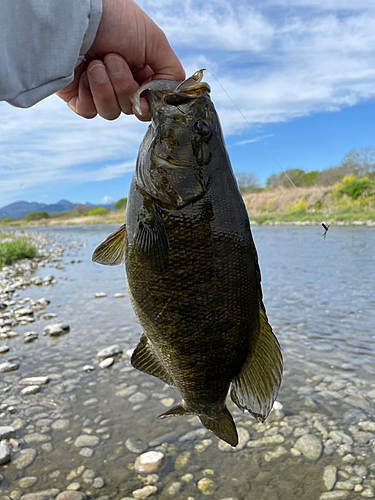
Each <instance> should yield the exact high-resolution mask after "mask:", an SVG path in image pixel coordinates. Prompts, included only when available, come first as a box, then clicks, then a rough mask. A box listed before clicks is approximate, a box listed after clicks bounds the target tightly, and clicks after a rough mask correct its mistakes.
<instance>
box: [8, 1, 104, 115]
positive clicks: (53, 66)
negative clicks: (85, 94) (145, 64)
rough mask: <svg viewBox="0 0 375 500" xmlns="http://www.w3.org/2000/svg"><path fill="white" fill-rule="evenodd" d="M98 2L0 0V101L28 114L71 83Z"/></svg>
mask: <svg viewBox="0 0 375 500" xmlns="http://www.w3.org/2000/svg"><path fill="white" fill-rule="evenodd" d="M101 12H102V4H101V0H0V101H8V102H9V103H10V104H13V105H14V106H18V107H21V108H28V107H29V106H32V105H33V104H35V103H37V102H39V101H40V100H42V99H44V98H45V97H47V96H49V95H51V94H53V93H54V92H57V91H58V90H61V89H62V88H64V87H65V86H66V85H68V84H69V83H70V82H72V81H73V77H74V69H75V67H76V66H77V65H78V64H79V63H80V62H81V61H82V60H83V58H84V55H85V54H86V52H87V51H88V50H89V48H90V47H91V45H92V43H93V41H94V39H95V35H96V32H97V29H98V26H99V22H100V18H101Z"/></svg>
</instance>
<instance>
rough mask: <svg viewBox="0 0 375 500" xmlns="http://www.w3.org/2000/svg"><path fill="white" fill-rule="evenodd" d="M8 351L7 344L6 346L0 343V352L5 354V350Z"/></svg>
mask: <svg viewBox="0 0 375 500" xmlns="http://www.w3.org/2000/svg"><path fill="white" fill-rule="evenodd" d="M8 351H9V346H7V345H2V346H1V347H0V354H5V353H6V352H8Z"/></svg>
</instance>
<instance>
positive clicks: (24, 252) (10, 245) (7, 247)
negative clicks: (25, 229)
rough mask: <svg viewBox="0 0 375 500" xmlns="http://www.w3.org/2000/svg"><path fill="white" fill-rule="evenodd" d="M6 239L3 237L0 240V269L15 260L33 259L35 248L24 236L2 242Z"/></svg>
mask: <svg viewBox="0 0 375 500" xmlns="http://www.w3.org/2000/svg"><path fill="white" fill-rule="evenodd" d="M6 239H7V238H5V237H4V236H3V238H1V239H0V268H1V267H3V266H6V265H9V264H12V262H15V261H16V260H20V259H26V258H28V259H31V258H32V257H35V255H36V253H37V251H36V248H35V247H34V246H33V245H32V244H31V243H30V241H29V239H28V238H26V237H25V236H24V237H21V238H15V239H12V240H11V241H4V240H6Z"/></svg>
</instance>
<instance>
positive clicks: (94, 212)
mask: <svg viewBox="0 0 375 500" xmlns="http://www.w3.org/2000/svg"><path fill="white" fill-rule="evenodd" d="M108 212H110V210H108V208H103V207H94V208H92V209H91V210H89V211H88V212H86V213H85V215H105V214H107V213H108Z"/></svg>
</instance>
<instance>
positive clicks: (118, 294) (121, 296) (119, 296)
mask: <svg viewBox="0 0 375 500" xmlns="http://www.w3.org/2000/svg"><path fill="white" fill-rule="evenodd" d="M123 297H125V294H124V293H115V294H114V298H115V299H122V298H123Z"/></svg>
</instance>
